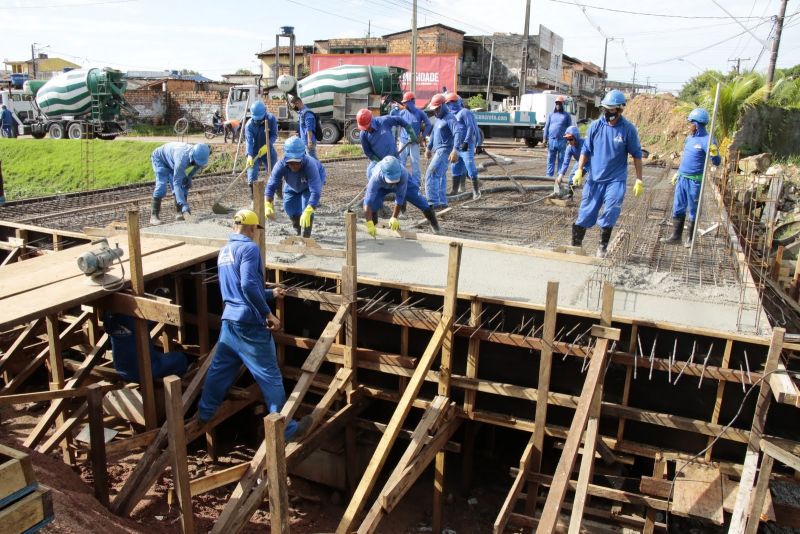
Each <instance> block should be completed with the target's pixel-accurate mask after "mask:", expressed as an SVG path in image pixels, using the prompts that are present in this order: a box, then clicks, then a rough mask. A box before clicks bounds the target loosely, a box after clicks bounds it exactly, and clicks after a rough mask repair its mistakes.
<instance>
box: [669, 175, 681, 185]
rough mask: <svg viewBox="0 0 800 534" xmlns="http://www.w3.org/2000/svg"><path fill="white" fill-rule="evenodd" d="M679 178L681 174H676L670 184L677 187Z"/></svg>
mask: <svg viewBox="0 0 800 534" xmlns="http://www.w3.org/2000/svg"><path fill="white" fill-rule="evenodd" d="M679 177H680V174H679V173H677V172H676V173H675V174H673V175H672V179H671V180H670V181H669V183H671V184H672V185H677V184H678V178H679Z"/></svg>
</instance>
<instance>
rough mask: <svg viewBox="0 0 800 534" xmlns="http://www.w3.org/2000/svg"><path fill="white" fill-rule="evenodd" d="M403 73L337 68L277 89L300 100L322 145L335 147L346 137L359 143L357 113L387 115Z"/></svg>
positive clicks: (288, 80) (286, 80) (283, 82)
mask: <svg viewBox="0 0 800 534" xmlns="http://www.w3.org/2000/svg"><path fill="white" fill-rule="evenodd" d="M405 72H406V69H403V68H400V67H374V66H366V65H340V66H338V67H333V68H330V69H325V70H321V71H319V72H315V73H314V74H311V75H310V76H306V77H305V78H303V79H302V80H300V81H296V80H295V79H294V78H293V77H292V76H289V75H283V76H281V77H279V78H278V80H277V85H278V89H279V90H281V91H283V92H284V93H287V94H291V95H296V96H299V97H300V98H301V99H302V100H303V104H305V105H306V106H307V107H308V108H309V109H310V110H311V111H313V112H314V113H316V114H317V116H318V117H319V120H320V125H321V127H322V133H323V137H322V139H320V140H319V141H320V142H322V143H327V144H332V143H336V142H337V141H339V139H341V138H342V137H345V138H346V139H347V140H348V141H349V142H350V143H358V142H359V130H358V127H357V126H356V113H358V110H359V109H361V108H370V109H371V110H372V111H373V113H376V114H378V113H380V114H385V113H388V111H389V108H390V106H391V103H392V101H398V102H399V101H400V99H401V97H402V95H403V92H402V88H401V85H400V78H401V76H402V75H403V74H404V73H405Z"/></svg>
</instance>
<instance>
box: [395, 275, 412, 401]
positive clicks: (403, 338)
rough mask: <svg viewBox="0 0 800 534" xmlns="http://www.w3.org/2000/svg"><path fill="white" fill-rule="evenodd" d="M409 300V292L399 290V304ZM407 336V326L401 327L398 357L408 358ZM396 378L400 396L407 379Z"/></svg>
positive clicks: (403, 377) (402, 377)
mask: <svg viewBox="0 0 800 534" xmlns="http://www.w3.org/2000/svg"><path fill="white" fill-rule="evenodd" d="M410 298H411V291H409V290H408V289H401V290H400V302H409V299H410ZM408 334H409V328H408V326H406V325H402V326H401V327H400V356H408ZM397 378H398V379H397V391H398V392H399V393H400V394H401V395H402V394H403V390H404V389H406V385H408V377H405V376H399V377H397Z"/></svg>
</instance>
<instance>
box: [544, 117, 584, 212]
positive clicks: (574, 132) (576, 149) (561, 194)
mask: <svg viewBox="0 0 800 534" xmlns="http://www.w3.org/2000/svg"><path fill="white" fill-rule="evenodd" d="M564 140H565V141H566V142H567V151H566V152H565V154H564V161H562V162H561V168H560V169H559V170H558V176H556V181H555V184H554V185H553V195H554V196H556V197H558V198H568V199H570V200H572V177H573V176H575V172H576V171H577V170H578V159H579V158H580V157H581V149H582V148H583V139H581V132H580V130H578V127H577V126H570V127H569V128H567V131H566V132H565V133H564ZM572 158H575V165H573V166H572V172H571V173H570V175H569V178H566V179H565V178H564V175H565V174H566V172H567V168H568V167H569V162H570V160H572ZM583 177H584V179H585V180H586V181H588V180H589V163H588V162H587V163H585V164H584V166H583Z"/></svg>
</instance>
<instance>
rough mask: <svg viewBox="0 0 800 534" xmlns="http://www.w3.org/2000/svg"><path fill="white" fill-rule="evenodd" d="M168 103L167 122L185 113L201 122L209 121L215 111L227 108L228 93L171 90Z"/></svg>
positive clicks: (171, 121) (172, 121)
mask: <svg viewBox="0 0 800 534" xmlns="http://www.w3.org/2000/svg"><path fill="white" fill-rule="evenodd" d="M167 95H168V105H167V113H166V118H167V123H168V124H171V123H174V122H175V121H176V120H178V119H179V118H181V117H183V116H184V115H185V114H189V115H191V116H192V117H194V118H195V119H197V120H199V121H201V122H204V123H206V122H209V121H210V120H211V116H212V115H213V114H214V111H215V110H217V109H219V110H221V111H223V114H224V110H225V101H226V100H227V98H228V94H227V93H225V92H223V91H170V92H169V93H167Z"/></svg>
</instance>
